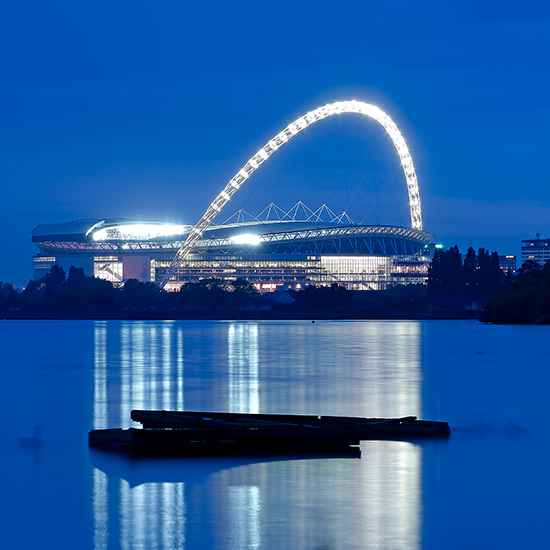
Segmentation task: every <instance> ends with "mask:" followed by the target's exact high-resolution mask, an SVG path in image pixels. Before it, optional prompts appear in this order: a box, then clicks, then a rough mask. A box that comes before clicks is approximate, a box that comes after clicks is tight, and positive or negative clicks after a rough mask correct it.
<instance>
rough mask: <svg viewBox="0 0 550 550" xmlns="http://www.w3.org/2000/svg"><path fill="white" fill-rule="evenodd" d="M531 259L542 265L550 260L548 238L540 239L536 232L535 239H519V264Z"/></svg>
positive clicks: (549, 241) (549, 242)
mask: <svg viewBox="0 0 550 550" xmlns="http://www.w3.org/2000/svg"><path fill="white" fill-rule="evenodd" d="M527 260H532V261H534V262H537V263H539V264H540V265H544V264H545V263H546V262H547V261H548V260H550V239H541V238H540V233H537V238H536V239H525V240H522V241H521V264H522V265H523V264H524V263H525V262H526V261H527Z"/></svg>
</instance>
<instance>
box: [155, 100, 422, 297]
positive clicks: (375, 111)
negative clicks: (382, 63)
mask: <svg viewBox="0 0 550 550" xmlns="http://www.w3.org/2000/svg"><path fill="white" fill-rule="evenodd" d="M341 113H358V114H361V115H366V116H368V117H370V118H372V119H374V120H376V122H379V123H380V124H381V125H382V126H383V127H384V129H385V130H386V132H387V133H388V135H389V136H390V138H391V140H392V141H393V144H394V146H395V149H396V150H397V154H398V155H399V158H400V160H401V166H402V167H403V172H404V174H405V179H406V181H407V191H408V193H409V208H410V214H411V227H412V228H413V229H418V230H419V231H422V209H421V206H420V194H419V192H418V180H417V178H416V172H415V170H414V165H413V161H412V158H411V154H410V153H409V149H408V147H407V144H406V143H405V140H404V139H403V136H402V135H401V132H400V131H399V129H398V128H397V126H396V124H395V123H394V122H393V120H392V119H391V118H390V117H389V116H388V115H387V114H386V113H384V112H383V111H382V110H380V109H379V108H378V107H375V106H374V105H369V104H368V103H363V102H362V101H355V100H353V101H337V102H336V103H330V104H329V105H325V106H324V107H319V108H318V109H315V110H314V111H310V112H309V113H307V114H305V115H304V116H302V117H300V118H299V119H297V120H295V121H294V122H293V123H292V124H289V125H288V126H287V127H286V128H285V129H284V130H283V131H282V132H280V133H278V134H277V135H276V136H275V137H274V138H273V139H272V140H270V141H268V142H267V144H266V145H264V147H262V149H260V150H259V151H258V152H257V153H256V154H255V155H254V156H253V157H252V158H251V159H250V160H249V161H248V162H247V163H246V164H245V165H244V166H243V167H242V168H241V169H240V170H239V171H238V172H237V173H236V174H235V175H234V176H233V178H232V179H231V180H230V181H229V183H228V184H227V185H226V186H225V187H224V189H223V191H222V192H221V193H220V194H219V195H218V196H217V197H216V198H215V199H214V200H213V201H212V203H211V204H210V206H209V207H208V208H207V209H206V212H205V213H204V215H203V216H202V218H201V219H200V220H199V221H198V222H197V224H196V225H195V226H194V227H193V229H192V230H191V232H190V233H189V235H188V236H187V239H186V240H185V242H184V243H183V244H182V246H181V248H180V249H179V250H178V251H177V253H176V256H175V257H174V260H173V262H172V264H171V265H170V268H169V269H168V271H167V272H166V275H165V277H164V279H163V281H162V283H161V287H164V286H165V285H166V283H167V282H168V281H169V280H170V278H171V277H172V275H173V274H174V271H175V270H176V269H177V267H178V266H179V264H180V263H181V261H182V260H183V259H184V258H185V257H186V256H187V255H188V254H189V253H190V252H191V250H192V248H193V246H194V245H195V243H196V242H197V241H198V240H199V239H200V238H201V237H202V235H203V233H204V232H205V231H206V229H207V228H208V226H209V225H210V224H211V223H212V221H213V220H214V218H215V217H216V216H217V215H218V214H219V213H220V211H221V210H222V208H223V207H224V206H225V205H226V204H227V202H228V201H229V199H231V197H232V196H233V195H234V194H235V192H236V191H237V190H238V189H239V188H240V187H241V185H242V184H243V183H244V182H245V181H246V180H247V179H248V178H249V177H250V176H251V174H253V173H254V172H255V171H256V169H257V168H258V167H259V166H260V165H261V164H262V163H263V162H264V161H265V160H267V159H268V158H269V157H270V156H271V155H272V154H273V153H274V152H275V151H276V150H277V149H279V147H281V146H282V145H284V144H285V143H286V142H287V141H289V140H290V139H291V138H292V137H294V136H295V135H296V134H297V133H298V132H300V131H301V130H304V129H305V128H307V127H308V126H310V125H311V124H313V123H314V122H317V121H319V120H323V119H324V118H327V117H329V116H331V115H339V114H341Z"/></svg>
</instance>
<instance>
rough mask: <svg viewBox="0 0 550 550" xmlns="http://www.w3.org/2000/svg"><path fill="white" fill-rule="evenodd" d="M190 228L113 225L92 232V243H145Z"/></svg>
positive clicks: (180, 232)
mask: <svg viewBox="0 0 550 550" xmlns="http://www.w3.org/2000/svg"><path fill="white" fill-rule="evenodd" d="M189 229H190V226H186V225H173V224H159V223H133V224H123V225H113V226H111V227H104V228H102V229H98V230H97V231H94V233H93V235H92V238H93V239H94V241H147V240H150V239H156V238H158V237H169V236H172V235H181V234H183V233H185V232H186V231H188V230H189Z"/></svg>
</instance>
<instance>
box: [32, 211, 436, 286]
mask: <svg viewBox="0 0 550 550" xmlns="http://www.w3.org/2000/svg"><path fill="white" fill-rule="evenodd" d="M173 227H174V226H173ZM175 227H176V228H175V229H170V228H169V227H168V226H166V224H155V223H149V224H147V223H143V222H141V223H137V222H125V221H121V220H87V221H86V220H84V221H79V222H68V223H67V224H58V225H44V226H38V227H37V228H35V229H34V230H33V233H32V235H31V240H32V241H33V242H34V243H35V244H36V245H37V246H38V248H39V249H40V252H39V253H38V254H37V255H35V256H34V257H33V278H34V279H40V278H41V277H42V276H44V275H45V273H47V272H48V271H49V270H50V269H51V267H52V266H53V265H56V264H57V265H59V266H61V267H62V268H63V269H64V270H65V272H66V273H68V271H69V269H70V267H71V266H75V267H78V268H82V269H83V270H84V272H85V273H86V274H87V275H93V276H95V277H100V278H103V279H106V280H109V281H112V282H113V283H115V284H123V283H124V281H126V280H128V279H138V280H139V281H143V282H147V281H150V282H155V283H159V282H160V281H162V279H163V277H164V275H165V273H166V271H167V269H168V268H169V266H170V264H171V262H172V260H173V257H174V254H175V252H176V250H177V249H178V247H179V246H180V245H181V242H182V241H183V239H184V238H185V234H186V232H188V231H189V229H190V228H189V227H185V226H175ZM432 239H433V236H432V235H430V234H429V233H425V232H422V231H418V230H412V229H405V228H395V227H384V226H338V225H334V224H324V223H310V222H294V221H293V222H292V223H236V224H229V225H222V226H214V227H212V228H211V229H209V230H208V231H207V233H205V236H204V238H203V239H202V240H201V241H200V242H199V243H197V246H196V249H195V250H194V253H193V254H191V255H189V256H188V257H187V258H185V260H184V261H183V262H182V264H181V265H180V266H179V268H178V269H177V271H176V272H175V274H174V276H173V277H172V279H171V280H170V281H169V283H168V284H167V285H166V287H165V288H166V290H177V289H178V288H179V287H181V285H182V284H184V283H187V282H193V281H198V280H200V279H204V278H210V277H216V278H219V279H223V280H235V279H237V278H240V279H246V280H248V281H249V282H251V283H253V284H254V285H255V286H256V287H257V288H258V289H259V290H260V291H262V292H268V291H274V290H278V289H283V288H284V289H286V288H295V289H300V288H303V287H304V286H307V285H310V284H316V285H319V284H321V285H329V284H332V283H338V284H341V285H343V286H345V287H346V288H349V289H355V290H369V289H373V290H378V289H383V288H386V287H387V286H389V285H396V284H397V285H401V284H411V283H424V282H425V280H426V278H427V275H428V266H429V263H430V258H429V256H428V255H427V254H426V252H425V251H426V248H425V247H426V245H427V243H428V242H430V241H431V240H432Z"/></svg>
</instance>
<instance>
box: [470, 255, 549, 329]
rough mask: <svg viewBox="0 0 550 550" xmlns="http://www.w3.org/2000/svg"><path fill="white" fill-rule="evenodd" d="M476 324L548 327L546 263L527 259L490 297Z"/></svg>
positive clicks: (547, 265) (547, 270)
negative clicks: (507, 281)
mask: <svg viewBox="0 0 550 550" xmlns="http://www.w3.org/2000/svg"><path fill="white" fill-rule="evenodd" d="M479 318H480V321H483V322H485V323H495V324H546V325H547V324H550V260H549V261H547V262H546V264H545V265H544V266H542V267H541V266H540V265H539V264H538V263H537V262H534V261H532V260H528V261H527V262H525V263H524V264H523V265H522V267H521V269H519V270H518V276H517V277H514V279H513V281H512V282H511V284H510V286H508V287H507V288H505V289H503V290H501V291H500V292H497V293H496V294H494V295H493V296H491V297H490V298H489V299H488V300H487V301H486V302H485V304H484V306H483V309H482V310H481V312H480V317H479Z"/></svg>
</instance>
